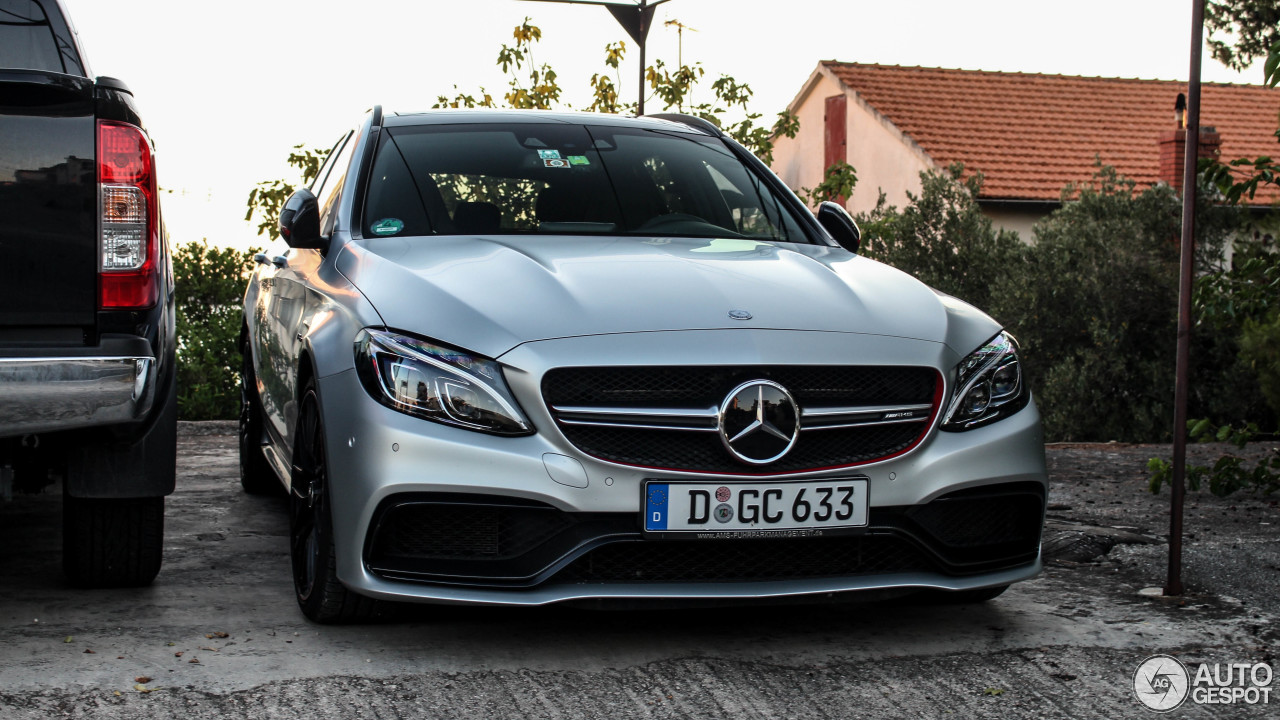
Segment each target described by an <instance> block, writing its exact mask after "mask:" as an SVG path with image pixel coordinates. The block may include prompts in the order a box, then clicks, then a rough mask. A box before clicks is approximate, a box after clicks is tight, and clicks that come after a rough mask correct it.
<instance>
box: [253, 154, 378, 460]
mask: <svg viewBox="0 0 1280 720" xmlns="http://www.w3.org/2000/svg"><path fill="white" fill-rule="evenodd" d="M353 135H354V133H351V132H349V133H347V134H346V135H344V136H343V137H342V139H341V140H339V141H338V143H337V144H336V145H334V147H333V149H332V150H331V151H330V152H329V156H328V159H327V160H326V161H325V163H324V165H322V166H321V168H320V172H319V174H317V176H316V179H315V182H314V183H313V185H312V188H313V189H312V192H314V193H315V195H316V198H317V201H318V204H319V206H320V212H321V234H322V235H325V236H328V235H330V234H331V233H332V232H333V226H334V221H335V220H336V212H337V207H338V201H339V199H340V198H341V194H342V192H341V191H342V185H343V179H344V177H345V175H346V171H347V167H348V166H349V165H350V163H351V153H352V151H353V149H354V147H355V145H356V142H355V139H354V137H353ZM281 245H282V246H283V245H284V244H283V243H281ZM323 261H324V256H323V255H322V254H321V252H320V251H319V250H313V249H301V248H288V247H287V246H286V247H283V248H281V252H280V254H278V255H272V256H271V257H270V259H269V262H270V266H269V267H264V268H262V269H261V270H260V275H259V278H260V282H262V290H261V294H260V304H261V310H260V311H259V312H257V317H258V319H259V324H258V328H257V332H258V339H257V342H258V348H259V350H260V352H259V356H258V358H257V365H256V367H255V369H256V371H257V372H258V377H259V378H260V379H261V383H260V384H261V386H262V388H263V393H262V409H263V415H264V416H265V417H266V418H267V432H268V433H269V434H271V435H272V441H273V442H272V444H273V445H275V446H276V447H278V448H279V449H280V451H281V453H280V457H279V460H280V461H281V462H284V463H287V462H288V458H289V457H291V455H292V450H293V429H294V425H295V424H296V423H297V409H298V408H297V405H298V369H299V368H298V362H299V357H300V355H301V352H302V347H303V338H304V337H306V333H307V329H308V325H309V322H310V314H309V313H308V311H307V308H308V307H309V306H314V305H315V303H314V302H311V301H310V299H309V296H310V295H311V294H312V293H311V291H310V289H309V288H310V287H312V286H313V284H314V279H315V277H316V274H317V272H318V270H319V267H320V264H321V263H322V262H323Z"/></svg>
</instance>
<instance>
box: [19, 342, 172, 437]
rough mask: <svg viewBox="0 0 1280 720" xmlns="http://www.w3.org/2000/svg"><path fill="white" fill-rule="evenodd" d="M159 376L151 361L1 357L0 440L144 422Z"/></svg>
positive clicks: (135, 358) (136, 359)
mask: <svg viewBox="0 0 1280 720" xmlns="http://www.w3.org/2000/svg"><path fill="white" fill-rule="evenodd" d="M155 374H156V362H155V358H152V357H22V358H0V437H6V436H13V435H26V434H30V433H41V432H54V431H58V430H73V429H76V428H86V427H94V426H98V425H114V424H118V423H126V422H130V421H133V420H138V419H141V418H143V417H145V416H146V414H147V413H148V412H149V411H150V410H151V405H152V402H153V401H154V399H155Z"/></svg>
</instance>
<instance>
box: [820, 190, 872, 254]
mask: <svg viewBox="0 0 1280 720" xmlns="http://www.w3.org/2000/svg"><path fill="white" fill-rule="evenodd" d="M818 224H819V225H821V226H822V228H823V229H824V230H826V231H827V233H828V234H830V235H831V238H832V239H833V240H835V241H836V242H838V243H840V247H842V248H844V249H845V250H848V251H849V252H851V253H856V252H858V242H859V241H860V240H861V239H862V232H861V231H859V230H858V224H857V223H855V222H854V221H853V217H852V216H850V215H849V211H848V210H845V209H844V208H843V207H842V206H840V205H838V204H836V203H833V202H831V201H830V200H828V201H826V202H824V203H822V204H821V205H819V206H818Z"/></svg>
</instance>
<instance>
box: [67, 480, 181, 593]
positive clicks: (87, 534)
mask: <svg viewBox="0 0 1280 720" xmlns="http://www.w3.org/2000/svg"><path fill="white" fill-rule="evenodd" d="M163 549H164V498H163V497H149V498H129V499H123V500H122V499H116V498H111V499H99V498H75V497H71V496H70V495H64V496H63V498H62V569H63V572H64V573H66V575H67V578H68V579H70V580H71V582H72V583H73V584H75V585H78V586H80V587H94V588H106V587H140V586H143V585H150V584H151V581H152V580H154V579H155V577H156V574H157V573H159V572H160V562H161V556H162V555H163Z"/></svg>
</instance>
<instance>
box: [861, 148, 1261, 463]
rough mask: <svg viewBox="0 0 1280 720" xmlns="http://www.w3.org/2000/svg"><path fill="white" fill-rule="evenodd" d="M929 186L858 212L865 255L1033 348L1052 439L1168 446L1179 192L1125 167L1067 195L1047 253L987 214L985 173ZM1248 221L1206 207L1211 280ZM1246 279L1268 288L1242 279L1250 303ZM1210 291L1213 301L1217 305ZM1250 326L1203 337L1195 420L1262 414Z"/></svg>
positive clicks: (1029, 352) (955, 174)
mask: <svg viewBox="0 0 1280 720" xmlns="http://www.w3.org/2000/svg"><path fill="white" fill-rule="evenodd" d="M920 177H921V183H922V190H921V192H920V195H919V197H916V196H910V199H911V204H910V205H908V206H907V207H906V208H903V209H902V210H901V211H899V210H898V209H896V208H893V207H886V206H885V204H884V198H883V197H881V201H880V203H879V204H878V205H877V207H876V209H875V210H873V211H872V212H870V213H865V214H862V215H859V217H858V218H857V219H858V222H859V224H860V225H861V226H862V228H863V231H864V232H863V236H864V244H863V247H864V254H866V255H867V256H869V257H872V258H875V259H878V260H881V261H882V262H886V263H888V264H890V265H893V266H895V267H897V268H899V269H901V270H904V271H906V272H908V273H910V274H912V275H914V276H916V277H917V278H919V279H920V280H922V281H923V282H925V283H926V284H928V285H930V286H932V287H934V288H935V289H937V290H940V291H942V292H945V293H948V294H950V295H954V296H956V297H959V298H961V299H963V300H965V301H968V302H970V303H972V304H973V305H975V306H977V307H978V308H980V309H982V310H984V311H986V312H988V313H990V314H991V315H992V316H993V317H995V318H996V319H997V320H999V321H1000V322H1002V323H1004V325H1005V326H1006V327H1007V328H1008V329H1009V330H1010V331H1011V332H1012V333H1013V334H1014V335H1015V336H1016V337H1017V338H1018V340H1019V342H1020V344H1021V346H1022V356H1023V364H1024V367H1025V368H1026V372H1027V375H1028V378H1029V379H1030V382H1031V385H1032V388H1033V389H1034V391H1035V393H1036V399H1037V403H1038V404H1039V407H1040V410H1041V412H1042V413H1043V414H1044V422H1045V433H1046V437H1048V438H1049V439H1051V440H1122V441H1146V442H1150V441H1155V440H1162V439H1168V438H1169V437H1170V436H1171V434H1172V425H1173V378H1174V361H1175V348H1176V344H1177V302H1178V265H1179V251H1180V244H1179V237H1180V235H1181V222H1182V221H1181V217H1182V214H1181V206H1182V202H1181V200H1180V199H1179V197H1178V195H1177V194H1176V193H1175V192H1174V191H1173V190H1172V189H1171V188H1169V187H1167V186H1163V185H1161V186H1156V187H1152V188H1148V189H1146V190H1143V191H1142V192H1137V190H1136V188H1135V184H1134V183H1133V182H1132V181H1130V180H1127V179H1125V178H1123V177H1121V176H1119V175H1118V174H1117V173H1116V171H1115V170H1114V169H1113V168H1109V167H1099V168H1098V172H1097V175H1096V176H1095V177H1094V179H1093V181H1092V182H1091V183H1088V184H1085V185H1081V186H1073V187H1069V188H1067V189H1066V190H1064V192H1063V205H1062V207H1060V208H1059V209H1058V210H1056V211H1054V212H1053V213H1052V214H1050V215H1049V216H1047V217H1046V218H1044V219H1043V220H1042V221H1041V222H1040V223H1038V224H1037V225H1036V228H1035V242H1034V243H1033V244H1031V245H1024V244H1023V243H1022V242H1020V241H1019V239H1018V236H1017V235H1016V234H1015V233H1011V232H1007V231H1003V230H997V229H996V228H994V227H993V225H992V223H991V221H990V220H989V219H988V218H987V217H986V216H984V215H983V214H982V212H981V209H980V208H979V206H978V203H977V200H976V198H977V196H978V192H979V190H980V189H981V186H982V176H981V175H973V176H971V177H969V178H964V177H963V168H962V167H961V166H958V165H956V166H952V167H951V168H949V169H948V170H947V171H946V172H927V173H922V174H921V176H920ZM1242 217H1243V216H1242V214H1241V212H1240V211H1239V210H1238V209H1237V208H1234V207H1229V206H1222V205H1220V204H1216V203H1212V202H1209V201H1208V196H1207V194H1206V195H1205V196H1204V197H1202V198H1201V203H1200V206H1199V208H1198V220H1197V253H1198V255H1197V259H1196V263H1197V269H1198V271H1199V272H1200V273H1201V274H1202V275H1203V276H1204V277H1205V278H1210V279H1212V278H1216V277H1219V276H1221V275H1222V274H1223V273H1222V270H1221V267H1220V266H1221V263H1222V259H1221V258H1222V248H1223V245H1224V244H1225V242H1226V239H1227V238H1228V237H1229V236H1230V235H1231V234H1232V233H1233V232H1235V231H1236V230H1237V229H1238V228H1239V227H1240V224H1241V221H1242ZM1268 257H1275V256H1274V255H1270V256H1268ZM1201 282H1202V283H1206V282H1210V280H1202V281H1201ZM1246 282H1248V283H1251V284H1248V285H1247V287H1249V288H1254V287H1256V286H1257V283H1256V282H1254V281H1253V280H1252V278H1242V279H1240V280H1239V282H1238V283H1237V284H1236V285H1232V286H1231V287H1232V289H1233V291H1234V292H1236V293H1237V295H1233V296H1231V297H1236V296H1239V297H1244V295H1243V294H1242V293H1243V290H1240V289H1239V288H1238V287H1237V285H1239V284H1241V283H1246ZM1207 292H1208V291H1205V293H1202V294H1205V296H1206V297H1210V295H1209V294H1207ZM1273 294H1274V293H1273ZM1219 299H1220V298H1219ZM1206 302H1208V301H1206ZM1224 302H1227V304H1230V302H1229V300H1228V301H1224ZM1231 307H1235V305H1231ZM1233 317H1234V316H1233ZM1242 322H1243V320H1239V319H1233V320H1232V322H1231V323H1229V324H1224V323H1223V321H1219V322H1218V323H1217V324H1216V325H1212V324H1209V323H1207V322H1202V323H1201V324H1200V326H1199V327H1197V329H1196V333H1197V334H1196V335H1195V336H1194V337H1195V339H1196V346H1195V355H1194V357H1195V358H1196V360H1197V363H1198V364H1197V365H1195V367H1193V375H1192V378H1193V382H1192V387H1193V397H1192V401H1191V408H1192V412H1193V413H1197V412H1198V413H1200V414H1211V413H1210V411H1211V410H1212V411H1213V412H1212V414H1215V415H1221V416H1222V417H1224V418H1228V419H1229V420H1239V419H1241V418H1246V417H1248V418H1256V417H1257V412H1256V406H1257V405H1258V401H1257V398H1258V397H1259V391H1258V385H1257V380H1256V374H1255V373H1253V372H1251V371H1249V370H1247V369H1242V366H1241V365H1240V364H1239V363H1238V362H1237V360H1236V355H1237V350H1239V349H1241V348H1243V345H1239V344H1238V343H1239V342H1240V341H1239V338H1240V337H1241V336H1242V335H1241V333H1242V330H1241V328H1242V327H1243V325H1242V324H1241V323H1242ZM1250 327H1253V326H1250ZM1258 327H1259V328H1261V327H1262V326H1261V325H1259V326H1258ZM1251 332H1253V333H1254V335H1253V336H1254V337H1256V338H1258V340H1257V342H1258V347H1259V350H1258V351H1257V352H1258V353H1259V355H1258V356H1259V357H1265V356H1266V352H1267V351H1266V350H1265V349H1264V348H1267V347H1274V346H1272V345H1268V344H1267V342H1269V341H1265V340H1264V339H1263V338H1264V336H1265V337H1266V338H1269V337H1271V335H1266V334H1265V332H1264V331H1263V330H1262V329H1258V330H1252V331H1251ZM1249 347H1253V346H1252V345H1250V346H1249ZM1247 357H1253V356H1251V355H1250V356H1247ZM1193 416H1194V415H1193Z"/></svg>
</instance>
